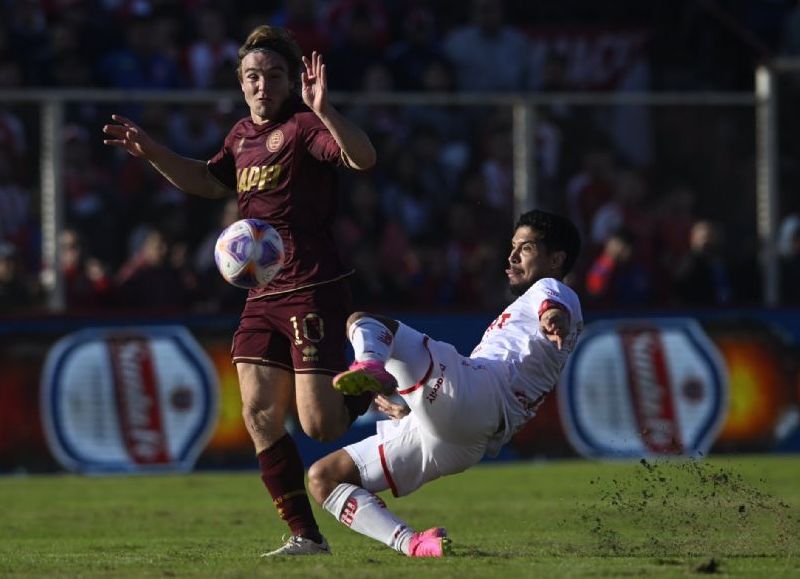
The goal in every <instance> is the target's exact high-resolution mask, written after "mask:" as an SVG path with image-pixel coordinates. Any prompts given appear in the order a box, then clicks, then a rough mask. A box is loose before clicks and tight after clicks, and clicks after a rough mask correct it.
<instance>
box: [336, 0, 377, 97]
mask: <svg viewBox="0 0 800 579" xmlns="http://www.w3.org/2000/svg"><path fill="white" fill-rule="evenodd" d="M330 26H331V29H332V30H338V31H339V32H340V34H339V35H338V36H337V37H336V38H335V39H334V45H333V48H332V50H331V51H330V52H329V54H327V55H325V59H326V60H325V61H326V63H327V64H326V66H327V67H328V70H329V71H330V74H329V76H328V78H329V79H331V80H330V82H331V85H330V87H331V90H345V91H353V90H358V88H359V87H360V86H361V85H362V84H363V81H364V74H365V73H366V71H367V70H368V69H369V68H370V66H372V65H375V64H383V53H384V50H385V47H386V43H387V42H388V29H387V16H386V10H385V8H384V6H383V3H382V2H379V1H378V0H339V1H338V2H337V3H336V4H334V5H333V6H332V7H331V12H330Z"/></svg>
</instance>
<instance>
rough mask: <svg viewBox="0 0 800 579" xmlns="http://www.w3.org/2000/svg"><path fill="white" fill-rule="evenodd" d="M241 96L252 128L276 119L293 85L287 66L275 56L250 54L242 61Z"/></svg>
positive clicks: (272, 54) (275, 53)
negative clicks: (247, 108) (245, 103)
mask: <svg viewBox="0 0 800 579" xmlns="http://www.w3.org/2000/svg"><path fill="white" fill-rule="evenodd" d="M241 70H242V80H241V85H242V92H243V93H244V100H245V101H246V102H247V106H248V107H250V117H251V118H252V119H253V122H255V123H256V124H259V125H260V124H263V123H266V122H268V121H270V120H272V119H274V118H276V116H277V114H278V111H280V108H281V106H283V103H284V102H285V101H286V99H287V98H289V95H290V94H291V89H292V88H293V86H294V83H293V82H292V81H290V80H289V64H288V63H287V62H286V59H285V58H284V57H283V56H281V55H280V54H278V53H277V52H272V51H267V52H260V51H259V52H251V53H250V54H247V55H246V56H245V57H244V58H243V59H242V68H241Z"/></svg>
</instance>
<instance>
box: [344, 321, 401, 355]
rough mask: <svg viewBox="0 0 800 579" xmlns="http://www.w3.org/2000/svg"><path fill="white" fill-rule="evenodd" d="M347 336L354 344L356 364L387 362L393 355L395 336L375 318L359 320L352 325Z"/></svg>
mask: <svg viewBox="0 0 800 579" xmlns="http://www.w3.org/2000/svg"><path fill="white" fill-rule="evenodd" d="M347 336H348V337H349V338H350V343H351V344H353V352H354V353H355V358H356V362H364V361H366V360H377V361H380V362H386V360H388V359H389V356H390V355H391V354H392V343H393V342H394V335H393V334H392V332H391V331H389V328H387V327H386V326H384V325H383V324H382V323H380V322H379V321H378V320H376V319H374V318H359V319H357V320H356V321H355V322H354V323H353V324H350V328H349V329H348V332H347Z"/></svg>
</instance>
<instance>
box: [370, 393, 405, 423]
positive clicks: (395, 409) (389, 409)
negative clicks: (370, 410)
mask: <svg viewBox="0 0 800 579" xmlns="http://www.w3.org/2000/svg"><path fill="white" fill-rule="evenodd" d="M374 404H375V408H377V409H378V410H379V411H380V412H383V413H384V414H385V415H386V416H388V417H389V418H391V419H393V420H400V419H401V418H403V417H405V416H408V415H409V413H410V412H411V409H410V408H409V407H408V406H406V405H405V404H398V403H397V402H393V401H392V400H391V399H389V398H387V397H386V396H384V395H383V394H378V395H377V396H375V400H374Z"/></svg>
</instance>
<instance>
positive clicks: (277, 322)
mask: <svg viewBox="0 0 800 579" xmlns="http://www.w3.org/2000/svg"><path fill="white" fill-rule="evenodd" d="M352 308H353V306H352V296H351V294H350V287H349V286H348V285H347V282H345V281H337V282H332V283H329V284H324V285H321V286H318V287H315V288H310V289H307V290H300V291H297V292H292V293H289V294H285V295H279V296H273V297H267V298H262V299H260V300H254V301H248V302H247V303H246V304H245V306H244V311H242V315H241V318H240V319H239V328H238V329H237V330H236V333H235V334H234V335H233V347H232V350H231V355H232V357H233V362H234V363H235V364H238V363H247V364H258V365H261V366H276V367H278V368H283V369H285V370H289V371H290V372H294V373H298V374H299V373H303V374H329V375H331V376H333V375H334V374H337V373H339V372H341V371H342V370H344V369H345V368H346V364H347V357H346V353H347V337H346V335H345V322H346V321H347V317H348V316H349V315H350V314H351V313H352Z"/></svg>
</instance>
